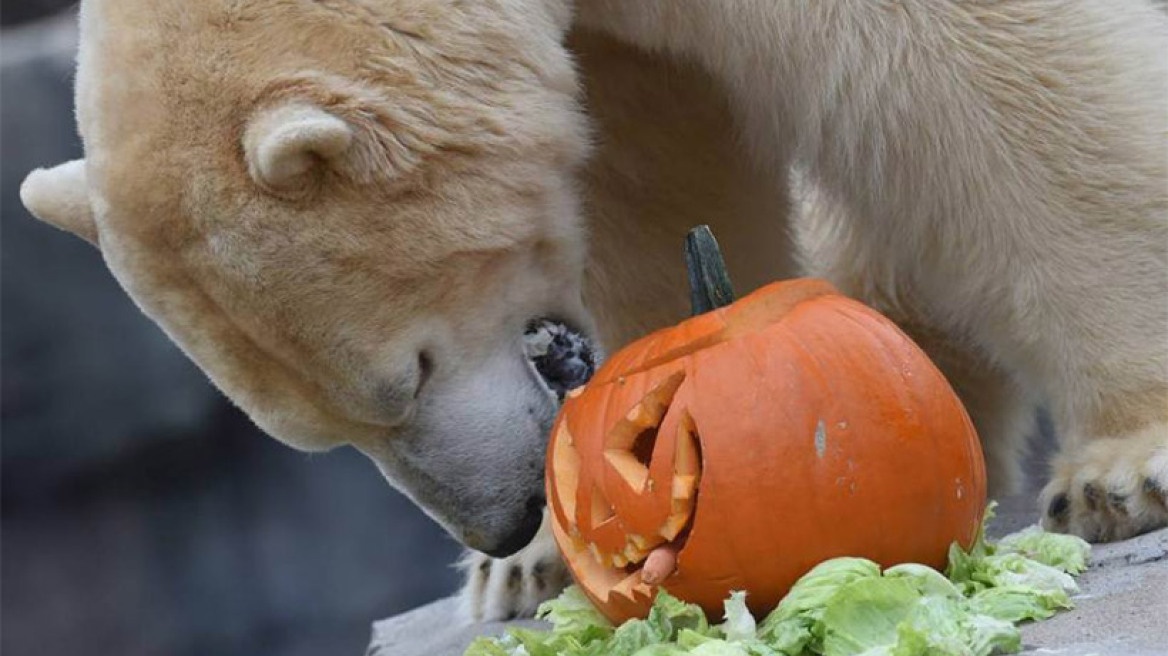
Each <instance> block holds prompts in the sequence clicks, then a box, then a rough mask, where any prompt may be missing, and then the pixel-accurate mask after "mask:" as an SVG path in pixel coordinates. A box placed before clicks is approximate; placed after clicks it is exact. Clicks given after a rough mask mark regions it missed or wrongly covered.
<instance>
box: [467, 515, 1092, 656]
mask: <svg viewBox="0 0 1168 656" xmlns="http://www.w3.org/2000/svg"><path fill="white" fill-rule="evenodd" d="M992 514H993V506H992V504H991V506H990V508H989V509H988V510H987V511H986V520H987V521H988V520H989V519H990V518H991V517H992ZM1089 553H1090V547H1089V546H1088V544H1087V543H1086V542H1084V541H1082V540H1080V539H1079V538H1076V537H1073V536H1068V535H1058V534H1053V533H1046V532H1044V531H1042V530H1040V529H1039V528H1037V527H1031V528H1029V529H1026V530H1024V531H1021V532H1019V533H1014V534H1012V535H1009V536H1007V537H1005V538H1002V540H1000V541H999V542H997V543H991V542H987V541H986V540H985V538H984V524H983V530H982V532H981V533H980V534H979V535H978V537H977V540H976V541H975V542H974V544H973V547H972V548H971V549H970V550H969V551H965V550H963V549H962V548H961V547H960V545H957V544H954V545H953V546H952V547H950V549H949V565H948V567H946V569H945V573H944V574H942V573H940V572H938V571H936V570H934V569H932V568H930V567H926V566H924V565H915V564H905V565H897V566H895V567H889V568H888V569H885V570H883V571H881V569H880V566H879V565H877V564H876V563H874V562H872V561H870V560H865V559H863V558H835V559H832V560H828V561H825V562H823V563H820V564H819V565H818V566H816V567H815V568H813V569H812V570H811V571H809V572H807V574H805V575H804V576H803V577H802V578H800V579H799V581H798V582H797V583H796V584H795V585H794V586H793V587H792V588H791V590H790V592H789V593H787V596H786V597H785V598H783V600H782V601H781V602H780V603H779V605H778V607H776V608H775V609H774V610H773V611H772V612H771V613H770V614H769V615H767V616H766V618H764V619H763V620H762V621H761V622H757V621H756V620H755V618H754V617H753V616H752V615H751V614H750V611H749V610H748V609H747V607H746V594H745V593H743V592H734V593H732V594H731V595H730V598H729V599H727V600H726V602H725V621H724V622H722V623H721V624H716V625H711V624H710V623H709V622H708V621H707V620H706V616H705V615H704V614H703V613H702V611H701V609H700V608H698V607H697V606H695V605H693V604H687V603H684V602H682V601H680V600H678V599H677V598H675V597H673V596H671V595H669V594H668V593H667V592H665V591H661V592H660V593H659V594H658V595H657V598H656V600H655V601H654V604H653V608H652V610H651V611H650V613H649V616H648V617H647V618H646V619H643V620H630V621H628V622H625V623H624V624H622V625H620V626H618V627H614V626H612V624H610V623H609V622H608V621H607V620H606V619H605V618H604V616H603V615H601V614H600V612H599V611H597V610H596V609H595V608H594V607H593V606H592V604H591V603H590V602H589V601H588V599H587V598H586V597H585V596H584V594H583V593H582V592H581V591H580V590H579V589H578V588H576V587H575V586H573V587H570V588H568V589H567V590H565V591H564V593H563V594H561V595H560V596H559V597H558V598H557V599H554V600H552V601H549V602H546V603H545V604H543V605H542V606H541V607H540V610H539V614H538V616H539V617H541V618H542V619H545V620H547V621H549V622H551V624H552V628H551V630H550V631H531V630H526V629H510V630H509V631H508V633H507V635H505V636H503V637H500V638H485V637H483V638H478V639H477V640H475V641H474V642H473V643H472V644H471V645H470V647H469V648H467V651H466V654H465V656H807V655H811V654H821V655H823V656H853V655H855V656H987V655H988V654H991V653H1011V652H1016V651H1018V650H1019V649H1021V636H1020V634H1019V632H1018V628H1017V627H1016V626H1015V624H1016V623H1018V622H1021V621H1025V620H1041V619H1045V618H1047V617H1050V616H1051V615H1053V614H1054V613H1055V612H1057V611H1058V610H1059V609H1063V608H1070V607H1071V605H1072V604H1071V599H1070V595H1072V594H1074V593H1076V592H1078V587H1077V586H1076V585H1075V581H1074V579H1073V578H1072V575H1075V574H1079V573H1081V572H1082V571H1083V570H1085V569H1086V568H1087V557H1088V555H1089Z"/></svg>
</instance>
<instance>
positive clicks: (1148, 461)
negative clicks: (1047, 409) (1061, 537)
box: [1040, 426, 1168, 542]
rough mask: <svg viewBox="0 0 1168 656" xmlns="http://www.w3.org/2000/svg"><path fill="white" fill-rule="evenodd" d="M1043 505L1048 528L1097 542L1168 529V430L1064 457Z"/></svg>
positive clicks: (1091, 446)
mask: <svg viewBox="0 0 1168 656" xmlns="http://www.w3.org/2000/svg"><path fill="white" fill-rule="evenodd" d="M1040 504H1041V506H1040V507H1041V508H1042V525H1043V526H1044V527H1045V528H1046V529H1047V530H1051V531H1058V532H1063V533H1074V534H1075V535H1078V536H1080V537H1082V538H1083V539H1085V540H1088V541H1091V542H1110V541H1112V540H1123V539H1126V538H1129V537H1132V536H1134V535H1139V534H1141V533H1146V532H1148V531H1151V530H1155V529H1158V528H1162V527H1164V526H1168V426H1163V427H1156V428H1152V429H1149V430H1147V431H1144V432H1142V433H1140V434H1139V435H1133V436H1131V437H1127V438H1109V439H1098V440H1094V441H1092V442H1089V443H1087V444H1084V445H1081V446H1080V447H1079V448H1077V449H1074V450H1072V451H1071V452H1070V453H1065V454H1062V455H1060V456H1059V457H1058V459H1057V460H1056V461H1055V464H1054V470H1053V475H1052V478H1051V481H1050V483H1048V484H1047V486H1046V488H1044V489H1043V491H1042V495H1041V496H1040Z"/></svg>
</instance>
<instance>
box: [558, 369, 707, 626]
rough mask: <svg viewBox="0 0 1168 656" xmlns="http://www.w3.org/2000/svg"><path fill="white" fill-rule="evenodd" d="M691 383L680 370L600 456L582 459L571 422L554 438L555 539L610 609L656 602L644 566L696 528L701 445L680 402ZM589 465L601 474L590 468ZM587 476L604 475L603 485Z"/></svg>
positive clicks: (621, 423)
mask: <svg viewBox="0 0 1168 656" xmlns="http://www.w3.org/2000/svg"><path fill="white" fill-rule="evenodd" d="M684 381H685V372H684V371H683V370H678V371H677V372H675V373H673V374H671V375H669V376H667V377H665V378H664V379H663V380H661V381H660V382H658V383H657V384H656V385H655V386H654V387H653V388H652V389H650V390H649V391H648V393H646V394H645V395H644V396H643V397H642V398H641V400H640V401H638V402H637V403H636V404H635V405H634V406H633V407H632V409H630V410H629V411H628V412H627V413H626V414H625V415H624V416H623V417H622V418H620V419H619V420H617V421H616V422H615V424H614V425H613V426H612V428H611V429H610V430H609V431H608V432H607V433H606V435H605V438H604V442H603V446H602V449H600V452H599V453H591V454H587V453H585V454H582V453H581V451H580V450H579V449H578V447H577V444H576V441H575V439H574V438H573V435H572V433H571V430H570V428H569V425H568V422H561V423H560V425H559V427H558V429H557V431H556V433H555V435H554V436H553V438H552V439H553V448H552V449H551V453H552V463H551V466H552V469H553V472H554V474H553V475H554V477H555V479H556V480H557V481H558V485H557V486H555V489H554V491H553V494H554V495H555V496H556V498H555V499H554V501H555V503H553V504H552V506H553V508H555V510H556V511H557V513H558V514H560V515H561V516H560V518H559V520H560V521H556V522H552V526H553V529H554V531H555V532H556V534H557V535H556V539H557V541H558V542H559V544H560V545H561V547H562V548H563V549H564V551H565V556H566V557H567V558H569V559H570V560H572V561H573V563H574V564H575V566H576V573H577V575H578V576H579V577H581V578H583V579H586V580H587V582H588V586H587V587H588V588H589V589H590V590H592V591H594V592H595V593H597V594H607V596H608V599H607V602H608V603H614V604H616V605H618V606H619V605H624V604H625V603H627V604H630V605H631V606H643V605H644V604H645V602H647V601H650V600H651V599H652V595H653V593H654V586H651V585H649V584H646V583H644V582H643V581H642V580H641V565H642V564H643V563H644V561H645V559H646V558H647V557H648V556H649V554H650V553H651V552H652V551H653V550H654V549H655V548H656V547H659V546H661V545H663V544H666V543H670V542H673V543H675V544H677V543H680V542H682V541H683V540H684V538H685V536H686V534H687V533H688V531H689V528H690V524H691V523H692V520H693V517H694V511H695V508H696V503H697V496H698V485H699V482H700V480H701V473H702V471H701V470H702V462H701V441H700V438H699V435H698V431H697V427H696V426H695V424H694V420H693V417H692V416H690V414H689V412H688V411H687V410H686V409H685V404H684V403H674V401H675V400H676V397H677V396H678V390H679V389H680V388H681V386H682V383H683V382H684ZM617 384H619V383H617ZM586 459H593V460H597V461H599V462H597V463H596V464H599V465H600V468H599V469H592V468H590V467H585V466H583V465H584V462H583V461H584V460H586ZM584 471H602V472H603V474H602V477H601V478H602V480H590V479H589V478H588V477H587V476H585V475H583V474H582V472H584ZM617 508H620V509H621V511H620V512H618V511H617V510H616V509H617ZM604 591H607V593H605V592H604ZM614 597H617V598H614Z"/></svg>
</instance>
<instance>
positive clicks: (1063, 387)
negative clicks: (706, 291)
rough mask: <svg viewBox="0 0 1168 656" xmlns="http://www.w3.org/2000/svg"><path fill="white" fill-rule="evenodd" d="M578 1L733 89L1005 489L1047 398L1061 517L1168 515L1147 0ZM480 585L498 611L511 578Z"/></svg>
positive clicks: (1067, 520) (1166, 69)
mask: <svg viewBox="0 0 1168 656" xmlns="http://www.w3.org/2000/svg"><path fill="white" fill-rule="evenodd" d="M578 10H579V19H580V20H581V21H582V23H583V24H585V25H587V26H588V27H589V28H591V29H596V30H600V31H604V32H607V33H610V34H614V35H617V36H619V37H620V38H622V39H624V40H626V41H628V42H629V43H633V44H636V45H639V46H641V47H644V48H647V49H651V50H656V51H660V52H665V53H668V54H670V55H673V56H676V57H679V58H683V59H686V60H690V61H695V62H698V63H700V64H701V65H702V67H703V68H704V69H705V70H706V71H708V72H709V73H711V74H712V75H713V76H714V77H715V78H716V79H717V80H718V81H719V82H721V83H722V84H723V85H724V86H725V89H726V91H727V93H728V95H729V97H730V98H731V102H732V105H733V110H734V114H735V117H736V118H737V120H738V122H739V126H740V128H741V130H742V141H743V143H744V144H745V145H746V146H747V148H748V149H749V150H750V151H751V153H752V155H753V156H754V157H755V158H756V161H757V162H758V164H759V166H760V167H761V168H762V169H763V170H765V171H768V172H769V173H770V174H771V175H772V176H773V177H772V184H774V185H777V186H785V185H786V184H787V182H785V180H787V179H788V177H790V184H791V186H792V187H793V188H794V189H795V193H796V197H797V198H798V200H799V203H798V208H797V209H798V211H797V212H796V213H795V215H794V216H792V219H791V227H792V230H793V233H794V235H795V239H796V242H797V246H798V253H799V256H800V260H801V262H802V264H803V265H804V271H805V272H807V273H809V274H812V275H817V276H822V277H825V278H828V279H830V280H832V281H833V282H835V283H836V284H837V285H838V286H840V287H841V288H842V289H844V290H845V291H847V292H848V293H850V294H853V295H855V296H857V297H859V298H862V299H864V300H866V301H867V302H869V303H871V304H873V305H875V306H876V307H878V308H880V309H882V310H883V311H885V312H886V313H888V314H889V315H891V316H892V317H894V318H895V319H897V320H898V321H899V322H900V323H901V325H902V326H904V327H905V328H906V329H907V330H909V331H910V332H911V333H912V334H913V335H914V336H915V337H916V338H917V339H918V340H919V341H920V342H921V343H922V344H923V345H924V346H925V347H926V348H927V349H928V350H929V352H930V353H931V354H932V355H933V357H934V358H935V359H936V360H937V361H938V363H939V364H940V365H941V367H942V368H943V369H944V370H945V372H946V374H947V375H948V376H949V377H950V379H951V380H952V381H953V383H954V385H955V387H956V388H957V389H958V391H959V392H960V393H961V394H962V397H963V399H964V400H965V402H966V404H967V406H968V407H969V409H970V412H971V415H972V416H973V417H974V420H975V422H976V423H977V426H978V429H979V432H980V434H981V436H982V438H983V442H984V445H985V451H986V455H987V461H988V464H989V469H990V475H991V486H992V491H993V493H995V494H1001V493H1005V492H1009V491H1011V490H1013V489H1015V488H1016V487H1017V485H1018V484H1019V483H1020V481H1019V476H1020V470H1019V467H1018V460H1019V455H1020V452H1021V450H1022V446H1023V445H1022V438H1024V437H1025V435H1027V433H1028V430H1029V428H1030V427H1031V426H1032V422H1033V416H1034V408H1035V405H1036V403H1038V402H1046V403H1047V404H1048V406H1049V407H1050V408H1051V410H1052V413H1053V415H1054V417H1055V421H1056V425H1057V429H1058V432H1059V434H1060V435H1061V437H1062V444H1063V447H1062V448H1063V451H1064V455H1063V456H1061V457H1060V459H1059V460H1058V462H1057V463H1056V468H1055V473H1054V477H1053V480H1052V481H1051V483H1050V484H1049V485H1048V487H1047V488H1046V490H1044V492H1043V504H1044V508H1045V509H1047V510H1046V513H1045V517H1044V521H1045V522H1046V523H1047V525H1048V526H1050V527H1052V528H1056V529H1061V530H1071V531H1073V532H1076V533H1079V534H1080V535H1084V536H1086V537H1088V538H1091V539H1116V538H1122V537H1127V536H1129V535H1132V534H1134V533H1137V532H1140V531H1143V530H1147V529H1149V528H1152V527H1156V526H1163V525H1164V524H1165V523H1166V521H1168V513H1166V508H1165V505H1164V487H1163V486H1164V484H1165V482H1168V158H1166V148H1168V28H1166V22H1165V18H1164V15H1163V14H1162V13H1160V11H1159V10H1158V9H1157V8H1156V7H1155V5H1154V4H1153V3H1150V2H1146V1H1137V0H1132V1H1124V2H1110V1H1104V0H1036V1H1016V2H1009V1H1008V2H993V3H982V2H964V3H961V2H959V3H939V2H931V1H928V0H920V1H912V0H903V1H899V2H850V1H847V0H825V1H819V2H812V3H794V2H793V3H775V2H768V1H766V0H758V1H754V0H740V1H737V2H732V3H722V2H702V1H701V0H692V1H690V0H660V1H652V0H649V1H643V2H621V1H620V0H592V1H585V2H581V3H579V7H578ZM602 247H607V248H615V247H617V245H616V244H605V245H603V246H602ZM1060 498H1061V499H1064V500H1065V501H1059V500H1060ZM539 548H542V547H539ZM488 600H489V601H491V602H494V607H492V606H491V604H490V603H487V604H482V603H480V604H478V606H477V607H478V608H480V609H482V608H484V607H485V608H486V613H485V615H486V616H488V617H490V616H491V615H492V614H491V612H490V611H491V610H494V611H495V613H494V616H498V615H500V614H502V615H506V614H507V612H506V608H507V601H508V598H507V596H506V595H505V594H499V595H495V596H493V597H488ZM500 606H501V607H502V608H503V611H502V612H500V609H499V607H500Z"/></svg>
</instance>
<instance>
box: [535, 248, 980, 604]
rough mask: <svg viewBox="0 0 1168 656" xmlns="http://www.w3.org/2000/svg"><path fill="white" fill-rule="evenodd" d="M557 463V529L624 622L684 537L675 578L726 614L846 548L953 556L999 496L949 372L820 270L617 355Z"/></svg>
mask: <svg viewBox="0 0 1168 656" xmlns="http://www.w3.org/2000/svg"><path fill="white" fill-rule="evenodd" d="M711 240H712V238H711ZM719 262H720V259H719ZM697 277H698V278H699V279H700V278H701V275H700V274H699V275H698V276H697ZM694 279H695V277H694V273H693V270H692V269H691V281H692V280H694ZM695 295H697V294H696V292H695ZM723 296H730V294H723ZM547 462H548V465H547V488H548V502H549V504H550V507H551V511H552V514H553V521H552V526H553V532H554V535H555V539H556V542H557V544H558V546H559V548H560V551H561V552H562V554H563V556H564V558H565V560H566V561H567V563H568V566H569V568H570V569H571V570H572V573H573V575H574V576H575V578H576V581H577V582H578V584H579V585H580V587H581V588H582V589H583V590H584V592H585V593H586V594H587V595H588V596H589V597H590V598H591V599H592V601H593V602H594V603H595V604H596V605H597V606H598V607H599V608H600V609H601V611H602V612H604V614H605V615H607V616H608V617H609V618H610V619H611V620H613V621H614V622H622V621H624V620H626V619H629V618H631V617H643V616H644V615H645V614H646V613H647V611H648V609H649V606H650V604H651V602H652V598H653V595H654V594H655V592H656V590H655V589H654V587H653V586H651V585H648V584H646V583H645V582H643V581H642V580H641V576H640V571H639V568H640V566H641V564H642V563H643V562H644V560H645V558H646V557H647V555H648V554H649V553H650V551H651V550H653V549H654V548H655V547H658V546H660V545H664V544H666V543H672V545H673V546H675V547H676V548H678V549H679V551H678V554H677V561H676V562H677V569H676V571H675V572H674V573H673V574H672V575H671V576H670V577H668V578H667V579H666V580H665V581H664V582H663V583H662V585H664V586H665V587H666V588H667V589H668V590H669V591H670V592H671V593H672V594H675V595H677V596H678V597H680V598H682V599H684V600H687V601H691V602H694V603H697V604H699V605H700V606H701V607H702V608H703V609H705V611H706V612H707V613H708V614H709V615H710V616H711V617H712V618H714V617H718V616H719V615H720V614H721V611H722V600H723V599H725V598H726V596H727V594H728V593H729V592H730V591H731V590H747V591H749V593H750V594H749V595H748V602H749V605H750V607H751V610H753V611H754V612H755V613H762V612H766V611H767V610H769V609H770V608H772V607H774V605H775V604H776V603H778V601H779V600H780V599H781V598H782V596H783V595H784V594H785V593H786V591H787V590H788V589H789V588H790V586H791V585H792V584H793V583H794V582H795V580H796V579H797V578H799V576H801V575H802V574H803V573H805V572H806V571H807V570H808V569H810V568H811V567H812V566H814V565H815V564H817V563H819V562H820V561H823V560H825V559H828V558H832V557H835V556H845V555H847V556H863V557H867V558H871V559H872V560H875V561H876V562H878V563H881V564H883V565H891V564H894V563H901V562H919V563H924V564H927V565H931V566H933V567H937V568H941V567H943V566H944V564H945V560H946V553H947V550H948V547H949V545H950V543H952V542H953V541H954V540H957V541H960V542H962V543H964V544H966V545H969V544H970V543H971V541H972V540H973V538H974V536H975V534H976V532H977V529H978V526H979V522H980V520H981V516H982V512H983V509H984V506H985V466H984V462H983V460H982V454H981V449H980V446H979V443H978V439H977V435H976V433H975V432H974V429H973V426H972V424H971V422H970V420H969V417H968V415H967V414H966V412H965V410H964V408H963V407H962V405H961V403H960V401H959V400H958V398H957V396H956V395H955V394H954V392H953V390H952V388H951V387H950V386H949V384H948V382H946V380H945V378H944V377H943V376H942V375H941V373H940V372H939V371H938V370H937V368H936V367H935V366H934V365H933V363H932V362H931V361H930V360H929V358H928V357H927V356H926V355H925V354H924V353H923V352H922V351H921V350H920V348H918V347H917V346H916V344H914V343H913V342H912V340H910V339H909V338H908V337H907V336H905V334H904V333H902V332H901V331H900V329H898V328H897V327H896V326H895V325H894V324H893V323H892V322H891V321H889V320H888V319H886V318H885V317H883V316H882V315H880V314H878V313H877V312H875V311H874V310H872V309H870V308H868V307H866V306H864V305H862V304H860V303H858V302H856V301H853V300H850V299H848V298H846V297H844V296H842V295H840V294H839V293H838V292H837V291H836V290H835V289H834V288H832V287H831V285H829V284H828V283H826V282H823V281H819V280H810V279H807V280H792V281H786V282H779V283H774V284H772V285H769V286H767V287H764V288H762V289H760V290H758V291H756V292H754V293H752V294H750V295H749V296H747V297H745V298H743V299H741V300H739V301H737V302H735V303H733V304H732V305H729V306H727V307H723V308H720V309H716V310H714V311H712V312H708V313H706V314H701V315H699V316H696V317H693V318H691V319H688V320H686V321H683V322H682V323H680V324H679V325H677V326H673V327H670V328H666V329H664V330H660V331H658V332H656V333H653V334H651V335H649V336H647V337H644V338H642V339H640V340H638V341H636V342H634V343H633V344H631V345H629V346H627V347H626V348H624V349H623V350H621V351H620V352H619V353H617V354H615V355H613V356H612V357H611V358H610V359H609V360H608V361H607V363H606V364H605V365H604V366H603V367H602V368H601V369H600V370H599V371H598V372H597V373H596V375H595V377H594V378H593V380H592V381H591V382H590V383H588V385H586V386H585V387H584V388H582V389H579V390H576V391H574V392H573V393H571V394H570V395H569V398H568V399H567V400H566V401H565V404H564V407H563V409H562V411H561V413H560V416H559V418H558V419H557V421H556V424H555V427H554V428H553V431H552V438H551V444H550V447H549V453H548V460H547Z"/></svg>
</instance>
